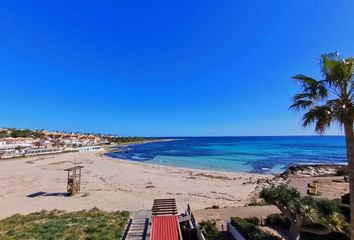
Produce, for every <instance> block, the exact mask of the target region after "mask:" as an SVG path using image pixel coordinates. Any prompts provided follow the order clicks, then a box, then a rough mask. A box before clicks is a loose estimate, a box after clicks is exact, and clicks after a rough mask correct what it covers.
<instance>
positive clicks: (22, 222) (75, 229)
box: [0, 208, 129, 240]
mask: <svg viewBox="0 0 354 240" xmlns="http://www.w3.org/2000/svg"><path fill="white" fill-rule="evenodd" d="M128 216H129V213H128V212H104V211H101V210H98V209H96V208H94V209H92V210H89V211H79V212H70V213H67V212H64V211H58V210H53V211H41V212H37V213H31V214H28V215H25V216H23V215H14V216H12V217H9V218H6V219H3V220H1V221H0V239H4V240H10V239H11V240H17V239H19V240H20V239H38V240H51V239H53V240H55V239H66V240H81V239H85V240H95V239H97V240H98V239H106V240H110V239H121V237H122V236H123V234H124V229H125V226H126V224H127V222H128Z"/></svg>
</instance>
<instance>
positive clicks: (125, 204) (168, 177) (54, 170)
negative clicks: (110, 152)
mask: <svg viewBox="0 0 354 240" xmlns="http://www.w3.org/2000/svg"><path fill="white" fill-rule="evenodd" d="M74 164H78V165H82V166H84V168H83V175H82V187H81V194H80V195H77V196H74V197H66V196H64V193H65V191H66V176H67V175H66V172H64V169H65V168H68V167H72V166H73V165H74ZM261 178H262V179H267V178H272V176H270V175H259V174H258V175H257V174H247V173H231V172H218V171H205V170H192V169H184V168H174V167H165V166H158V165H153V164H145V163H138V162H131V161H126V160H117V159H112V158H109V157H106V156H103V155H102V152H87V153H65V154H58V155H47V156H36V157H31V158H19V159H8V160H2V161H0V189H1V190H0V206H1V207H0V218H5V217H8V216H11V215H13V214H16V213H20V214H27V213H30V212H36V211H40V210H43V209H46V210H51V209H61V210H67V211H74V210H82V209H91V208H93V207H97V208H99V209H102V210H107V211H117V210H128V211H136V210H144V209H150V208H151V206H152V202H153V199H154V198H175V199H176V201H177V205H178V208H179V211H182V210H183V209H185V207H186V205H187V204H190V205H191V207H192V208H193V209H204V208H206V207H211V206H212V205H218V206H219V207H221V208H222V207H237V206H244V205H245V204H246V203H247V202H248V201H249V200H250V198H251V197H253V195H254V191H255V188H256V186H257V183H256V181H257V180H258V179H261ZM38 192H42V194H39V195H38V196H35V197H29V196H28V195H31V194H35V193H38Z"/></svg>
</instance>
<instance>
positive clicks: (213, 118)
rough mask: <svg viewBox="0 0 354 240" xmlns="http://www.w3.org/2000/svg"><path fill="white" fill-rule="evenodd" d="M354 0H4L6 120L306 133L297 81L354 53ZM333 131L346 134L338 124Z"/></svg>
mask: <svg viewBox="0 0 354 240" xmlns="http://www.w3.org/2000/svg"><path fill="white" fill-rule="evenodd" d="M353 12H354V2H353V1H352V0H341V1H333V0H332V1H330V0H321V1H320V0H313V1H309V0H293V1H262V0H258V1H251V2H249V1H235V0H230V1H96V2H94V1H35V3H34V2H33V1H15V0H12V1H1V3H0V81H1V90H2V91H1V94H0V102H1V104H0V126H9V127H24V128H34V129H41V128H44V129H51V130H69V131H89V132H103V133H117V134H122V135H139V136H205V135H209V136H210V135H293V134H295V135H306V134H313V129H311V128H309V129H306V130H304V129H303V128H302V127H301V123H300V120H301V114H300V113H294V112H291V111H289V110H288V106H289V105H290V103H291V97H292V96H293V94H294V93H296V91H297V90H298V86H297V84H295V83H294V82H293V81H292V80H291V79H290V77H291V76H292V75H294V74H297V73H304V74H307V75H311V76H314V77H320V75H319V68H318V59H319V56H320V54H322V53H326V52H332V51H340V52H341V53H342V54H343V55H344V56H353V55H354V41H353V39H354V17H353ZM328 133H330V134H338V133H341V131H340V130H339V129H338V128H337V127H335V128H332V129H331V130H330V131H329V132H328Z"/></svg>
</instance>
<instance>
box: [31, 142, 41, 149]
mask: <svg viewBox="0 0 354 240" xmlns="http://www.w3.org/2000/svg"><path fill="white" fill-rule="evenodd" d="M33 145H34V146H35V147H37V148H40V146H42V144H41V142H40V141H37V142H34V143H33Z"/></svg>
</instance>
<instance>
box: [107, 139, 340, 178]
mask: <svg viewBox="0 0 354 240" xmlns="http://www.w3.org/2000/svg"><path fill="white" fill-rule="evenodd" d="M168 139H173V140H171V141H161V142H151V143H146V144H136V145H134V144H133V145H129V146H125V147H120V148H119V149H118V148H117V151H112V152H109V153H107V154H106V155H107V156H110V157H112V158H119V159H124V160H128V161H137V162H144V163H151V164H160V165H166V166H175V167H184V168H193V169H204V170H218V171H231V172H247V173H263V174H277V173H281V172H283V171H285V170H286V169H287V168H288V167H289V166H292V165H298V164H346V151H345V138H344V137H343V136H281V137H274V136H272V137H178V138H175V137H169V138H168Z"/></svg>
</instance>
